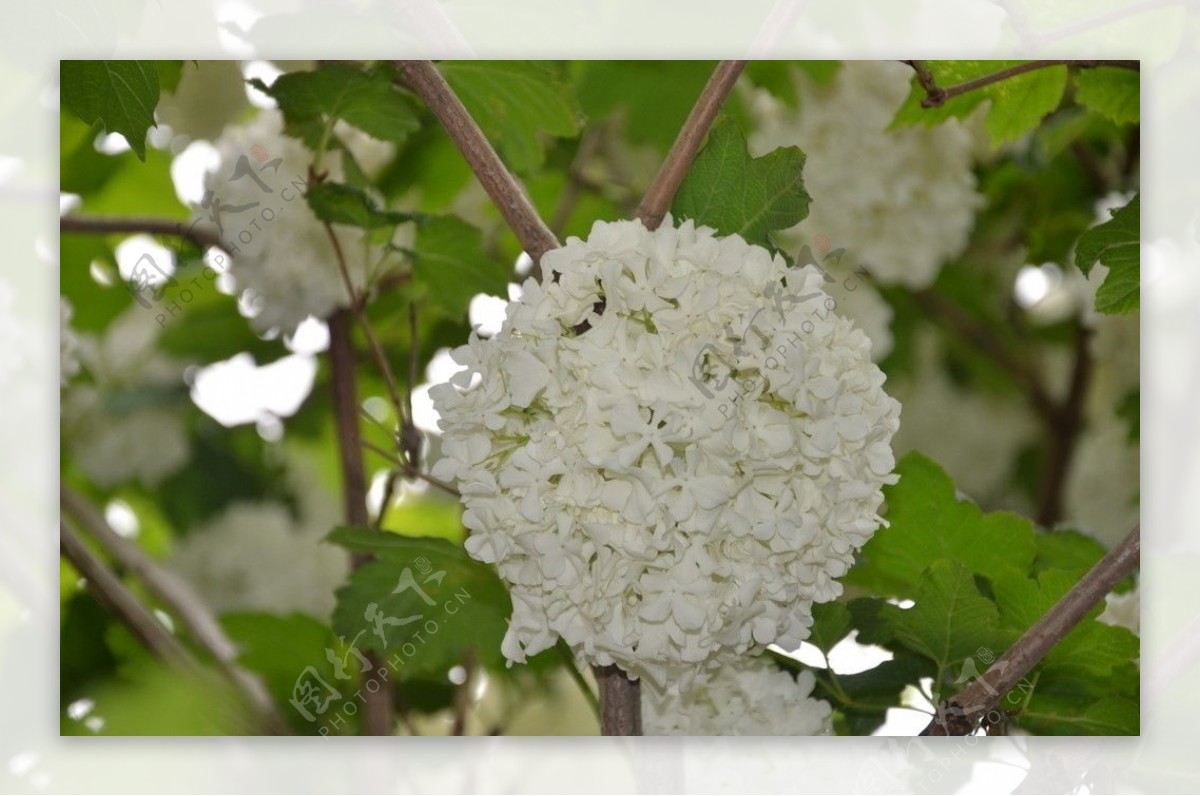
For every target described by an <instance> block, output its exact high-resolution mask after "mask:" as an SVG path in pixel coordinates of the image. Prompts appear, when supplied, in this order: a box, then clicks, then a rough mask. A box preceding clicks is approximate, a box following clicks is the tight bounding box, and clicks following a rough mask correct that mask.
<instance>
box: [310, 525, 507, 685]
mask: <svg viewBox="0 0 1200 796" xmlns="http://www.w3.org/2000/svg"><path fill="white" fill-rule="evenodd" d="M329 540H330V541H331V542H334V543H335V544H338V545H341V546H342V547H344V548H346V549H347V550H350V551H351V552H353V553H368V554H371V555H373V556H374V558H375V560H374V561H372V562H371V563H369V564H366V565H364V566H362V567H359V568H358V569H357V570H356V571H355V572H354V574H353V575H351V576H350V582H349V584H348V585H346V586H343V587H342V588H341V589H338V592H337V608H336V609H335V610H334V615H333V628H334V631H335V632H337V633H338V635H340V636H342V637H344V638H345V639H347V641H348V642H351V643H353V644H355V645H356V646H357V647H358V648H359V649H371V650H377V651H379V652H381V653H383V654H384V656H385V658H386V659H387V660H388V663H389V665H390V667H391V668H392V670H393V672H394V673H395V675H396V677H397V678H398V679H408V678H412V677H418V676H429V675H444V674H445V673H446V672H447V671H448V670H449V669H450V668H451V667H452V666H455V665H456V664H459V663H462V661H463V658H464V656H465V655H466V654H467V653H468V651H470V650H471V649H474V650H475V654H476V655H477V656H478V658H477V660H478V661H479V662H480V663H481V664H482V665H484V666H487V667H498V666H502V665H503V660H504V658H503V656H502V655H501V653H500V642H501V641H502V640H503V638H504V633H505V627H506V623H507V620H508V617H509V615H510V614H511V613H512V603H511V601H510V600H509V597H508V592H507V590H506V589H505V588H504V585H503V584H502V583H501V582H500V579H499V578H498V577H497V576H496V574H495V573H494V572H493V571H492V570H491V568H490V567H488V566H486V565H484V564H481V563H479V562H478V561H476V560H474V559H473V558H471V557H470V556H468V555H467V553H466V551H465V550H463V549H462V547H461V546H459V545H456V544H452V543H450V542H448V541H446V540H445V539H433V538H427V537H410V536H400V535H399V534H394V533H387V532H383V531H372V530H367V529H362V528H338V529H337V530H335V531H334V532H333V533H332V534H330V535H329Z"/></svg>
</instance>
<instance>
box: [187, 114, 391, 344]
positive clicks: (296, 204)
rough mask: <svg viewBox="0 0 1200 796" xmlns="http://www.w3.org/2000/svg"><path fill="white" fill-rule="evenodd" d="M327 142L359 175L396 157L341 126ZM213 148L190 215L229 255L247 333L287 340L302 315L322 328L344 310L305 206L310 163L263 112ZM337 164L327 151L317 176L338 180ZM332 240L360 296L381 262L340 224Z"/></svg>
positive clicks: (379, 249)
mask: <svg viewBox="0 0 1200 796" xmlns="http://www.w3.org/2000/svg"><path fill="white" fill-rule="evenodd" d="M334 132H335V135H336V136H337V137H338V140H340V141H341V142H342V144H344V145H345V146H346V148H347V149H348V150H349V151H350V152H351V153H352V154H353V156H354V158H355V160H356V161H357V162H358V163H359V164H360V167H361V168H362V169H363V170H364V171H365V172H367V173H371V172H372V171H374V170H377V169H378V168H379V167H380V165H381V164H382V163H384V162H386V161H387V160H388V159H390V157H391V154H392V153H393V152H394V147H393V145H392V144H389V143H385V142H382V141H377V140H375V139H373V138H371V137H370V136H367V135H366V134H364V133H362V132H361V131H359V130H357V129H355V128H353V127H350V126H348V125H344V124H342V123H339V124H338V125H336V126H335V128H334ZM214 144H215V146H216V148H217V150H218V152H219V153H220V162H219V163H218V164H217V165H216V167H215V168H214V169H213V170H212V171H210V172H208V173H207V174H206V176H205V184H204V187H205V191H206V194H205V198H204V200H203V202H202V205H201V207H198V208H196V212H197V213H198V217H199V218H200V220H202V221H204V222H206V223H208V224H209V225H213V226H216V225H219V228H220V233H221V239H222V240H223V241H225V243H226V245H227V247H228V248H229V249H230V254H231V255H232V260H233V264H232V266H231V267H230V273H231V274H232V275H233V278H234V280H235V282H236V284H237V288H238V290H239V291H242V292H243V293H246V294H247V295H244V299H246V303H248V304H249V305H250V306H251V307H252V308H253V311H254V312H255V314H254V316H253V318H252V320H251V323H252V324H253V325H254V327H255V328H256V329H258V330H260V331H267V330H269V329H279V330H280V331H281V332H282V333H284V334H290V333H291V332H293V331H294V330H295V328H296V326H297V325H298V324H299V323H300V322H301V321H303V320H304V319H305V318H307V317H308V316H310V315H312V316H316V317H318V318H323V317H325V316H327V315H329V314H330V313H331V312H333V311H334V310H335V309H337V308H339V307H347V306H349V305H350V299H349V295H348V293H347V289H346V284H345V280H344V278H343V276H342V274H341V272H340V270H339V268H338V261H337V257H336V254H335V251H334V248H333V244H332V243H331V242H330V240H329V235H328V233H327V232H326V230H325V227H324V224H323V223H322V222H321V221H320V220H318V219H317V217H316V215H315V214H314V213H313V211H312V210H311V209H310V208H309V206H308V204H307V202H306V200H305V198H304V193H305V191H306V190H307V183H308V181H309V169H310V167H311V166H312V165H313V153H312V151H311V150H309V149H308V148H307V147H305V145H304V144H303V143H302V142H301V141H300V140H298V139H296V138H292V137H290V136H287V135H284V133H283V116H282V114H281V113H280V112H279V111H277V110H264V111H262V112H261V113H259V114H258V115H257V116H255V117H254V119H252V120H251V121H250V122H249V123H247V124H244V125H238V126H230V127H227V128H225V131H224V132H223V133H222V134H221V136H220V137H219V138H218V139H217V140H216V141H215V142H214ZM343 154H344V153H343V152H342V151H340V150H339V149H336V148H334V147H330V149H329V151H328V152H326V153H325V156H324V158H323V159H322V161H321V163H320V164H319V168H320V170H321V172H322V173H323V174H325V178H326V179H327V180H330V181H337V182H340V181H342V180H343V178H344V176H345V170H344V164H343ZM334 231H335V233H336V234H337V237H338V242H339V243H340V245H341V249H342V252H343V254H344V256H345V258H346V266H347V270H348V272H349V275H350V279H351V281H352V283H353V284H354V287H355V289H356V290H358V289H361V288H362V287H363V285H364V284H365V282H366V279H367V277H368V276H369V275H370V274H372V273H374V272H375V270H376V269H377V268H379V267H381V265H382V263H383V261H384V259H385V258H386V257H388V256H389V255H388V253H387V251H386V249H385V247H383V246H380V245H378V243H371V242H370V241H368V238H367V234H366V232H365V231H364V230H362V229H359V228H356V227H348V226H344V225H340V224H338V225H334Z"/></svg>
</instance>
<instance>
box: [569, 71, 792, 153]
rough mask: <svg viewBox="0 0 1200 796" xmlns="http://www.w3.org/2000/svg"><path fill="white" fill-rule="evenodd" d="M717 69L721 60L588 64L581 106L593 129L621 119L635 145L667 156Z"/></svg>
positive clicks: (582, 82)
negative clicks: (597, 124)
mask: <svg viewBox="0 0 1200 796" xmlns="http://www.w3.org/2000/svg"><path fill="white" fill-rule="evenodd" d="M758 63H760V62H757V61H755V62H752V63H751V64H750V67H754V66H755V64H758ZM761 63H775V62H771V61H763V62H761ZM716 65H717V62H716V61H587V62H583V63H581V64H579V65H578V71H579V78H578V81H579V103H580V105H582V106H583V110H584V112H585V113H586V114H587V115H588V117H589V118H590V120H591V121H592V123H593V124H594V123H596V122H600V121H603V120H606V119H609V118H611V117H612V116H614V115H618V114H619V115H620V116H621V117H622V118H623V119H624V129H625V134H626V135H627V136H628V137H629V140H630V141H632V142H634V143H637V144H649V145H651V146H653V147H654V148H656V149H658V150H659V151H660V152H666V151H667V150H668V149H669V148H670V146H671V144H672V143H673V142H674V141H675V137H676V136H677V135H679V128H680V127H681V126H682V125H683V122H684V120H685V119H687V117H688V113H690V112H691V109H692V106H693V105H695V104H696V98H697V97H699V96H700V92H701V91H702V90H703V89H704V84H705V83H706V82H708V78H709V76H710V75H712V72H713V69H714V68H715V67H716Z"/></svg>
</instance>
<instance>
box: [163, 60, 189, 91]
mask: <svg viewBox="0 0 1200 796" xmlns="http://www.w3.org/2000/svg"><path fill="white" fill-rule="evenodd" d="M196 65H197V64H196V62H195V61H193V62H192V68H193V69H195V68H196ZM154 66H155V67H156V68H157V69H158V86H159V88H160V89H161V90H162V91H169V92H173V91H175V89H177V88H179V80H180V78H182V77H183V61H155V62H154Z"/></svg>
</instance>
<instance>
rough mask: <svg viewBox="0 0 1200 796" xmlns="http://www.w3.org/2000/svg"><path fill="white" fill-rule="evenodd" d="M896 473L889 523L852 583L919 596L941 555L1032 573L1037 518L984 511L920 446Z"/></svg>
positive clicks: (973, 565)
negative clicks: (958, 491) (960, 494)
mask: <svg viewBox="0 0 1200 796" xmlns="http://www.w3.org/2000/svg"><path fill="white" fill-rule="evenodd" d="M896 472H897V473H898V474H899V476H900V481H899V483H897V484H895V485H893V486H889V487H886V488H885V489H884V495H885V497H886V499H887V506H888V508H887V520H888V523H889V525H888V527H886V528H880V529H879V530H878V531H877V532H876V533H875V535H874V536H873V537H872V538H871V540H870V541H869V542H867V544H866V545H865V546H864V547H863V549H862V552H861V554H860V561H859V563H858V565H857V566H855V567H854V568H853V569H852V570H851V571H850V572H849V573H848V574H847V575H846V578H845V581H846V582H847V583H848V584H854V585H857V586H861V587H863V588H865V589H867V590H868V591H870V592H871V593H874V594H881V595H886V596H893V597H913V596H914V594H913V587H914V586H915V584H916V583H917V581H918V579H919V578H920V577H921V573H922V572H924V571H925V568H926V567H927V566H928V565H929V563H930V562H933V561H938V560H939V559H950V560H952V561H957V562H961V563H962V564H963V565H964V566H966V568H967V569H968V570H969V571H970V572H972V573H974V574H977V575H983V576H985V577H986V576H988V575H990V574H994V573H996V572H1000V571H1003V570H1004V569H1006V568H1010V567H1011V568H1013V569H1016V570H1017V571H1019V572H1025V571H1028V569H1029V567H1030V565H1031V564H1032V563H1033V557H1034V551H1035V547H1034V532H1033V523H1032V522H1030V521H1029V520H1028V519H1026V518H1024V517H1020V516H1018V515H1016V514H1011V513H1008V512H994V513H991V514H984V513H983V512H982V511H980V509H979V507H978V506H977V505H975V504H974V503H972V502H969V501H966V500H959V499H958V498H957V497H956V496H955V490H954V482H953V481H951V480H950V477H949V476H948V475H946V471H945V470H943V469H942V468H941V467H940V466H939V465H938V464H937V463H935V462H934V461H933V460H931V459H929V458H928V457H927V456H925V455H923V454H921V453H918V452H916V451H913V452H911V453H909V454H907V455H906V456H904V458H903V459H901V460H900V463H899V464H898V465H897V467H896Z"/></svg>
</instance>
